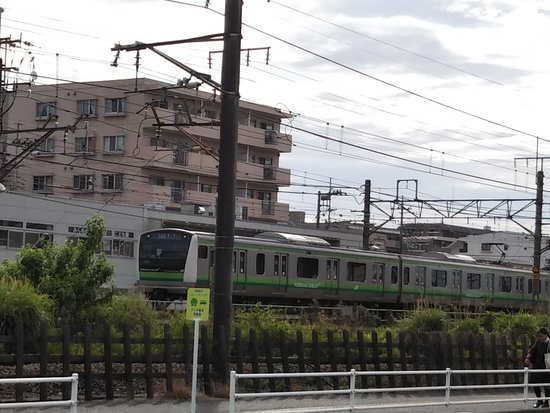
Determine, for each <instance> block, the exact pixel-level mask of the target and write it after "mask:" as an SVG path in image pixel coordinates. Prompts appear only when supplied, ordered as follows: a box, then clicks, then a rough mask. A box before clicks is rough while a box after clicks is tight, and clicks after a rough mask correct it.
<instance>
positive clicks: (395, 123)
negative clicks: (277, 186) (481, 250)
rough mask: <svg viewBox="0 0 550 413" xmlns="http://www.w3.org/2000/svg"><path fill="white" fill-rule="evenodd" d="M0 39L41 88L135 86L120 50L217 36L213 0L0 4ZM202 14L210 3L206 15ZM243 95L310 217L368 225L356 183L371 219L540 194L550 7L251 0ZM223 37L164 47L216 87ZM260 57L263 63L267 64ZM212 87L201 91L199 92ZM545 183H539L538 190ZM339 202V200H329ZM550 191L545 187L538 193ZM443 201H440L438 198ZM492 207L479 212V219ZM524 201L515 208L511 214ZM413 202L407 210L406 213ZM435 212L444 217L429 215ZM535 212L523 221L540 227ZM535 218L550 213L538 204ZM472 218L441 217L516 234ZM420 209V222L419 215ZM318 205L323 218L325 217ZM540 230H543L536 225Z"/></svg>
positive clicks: (158, 74) (159, 74)
mask: <svg viewBox="0 0 550 413" xmlns="http://www.w3.org/2000/svg"><path fill="white" fill-rule="evenodd" d="M0 6H1V7H3V8H4V12H3V13H2V14H1V21H0V34H1V36H2V37H7V36H11V37H12V38H16V39H21V40H22V41H23V42H25V43H22V47H21V48H19V49H16V48H11V49H10V50H9V51H8V53H7V54H6V56H5V59H6V63H7V64H8V65H9V66H11V67H18V68H19V72H18V73H17V74H16V73H12V74H11V75H10V76H11V79H15V78H17V79H19V80H21V81H28V80H29V74H30V72H31V71H33V70H34V71H35V72H36V73H37V74H38V78H37V80H36V82H37V83H52V82H55V81H56V79H59V80H60V81H63V82H64V81H93V80H103V79H117V78H131V77H134V76H135V74H136V67H135V65H134V64H135V54H134V53H133V52H124V53H121V55H120V57H119V59H118V66H117V67H113V66H111V63H112V62H113V59H114V52H112V51H111V48H112V47H113V46H114V45H115V44H116V43H121V44H131V43H134V42H135V41H141V42H159V41H169V40H178V39H186V38H192V37H196V36H203V35H208V34H216V33H221V32H223V29H224V18H223V12H224V8H225V2H224V1H221V0H210V1H208V2H207V1H205V0H189V1H175V0H172V1H168V0H110V1H107V0H96V1H94V2H86V3H82V2H77V1H74V0H73V1H66V0H53V1H50V2H43V1H35V0H4V1H3V2H1V3H0ZM206 6H208V7H206ZM242 33H243V39H242V44H241V46H242V48H243V49H246V48H267V47H269V58H268V59H266V52H265V50H263V49H262V50H253V51H251V52H250V54H249V57H248V59H247V55H246V53H244V52H243V53H242V55H241V81H240V93H241V97H242V99H244V100H247V101H251V102H255V103H260V104H264V105H268V106H271V107H277V108H280V109H282V110H284V111H286V112H288V113H290V114H292V117H291V118H290V119H289V121H288V123H287V124H286V125H284V127H283V128H282V129H283V131H284V132H285V133H288V134H291V135H292V139H293V149H292V153H291V154H285V155H282V157H281V166H282V167H284V168H290V169H291V170H292V177H291V182H292V186H291V187H289V188H283V189H282V190H281V192H280V194H279V201H280V202H284V203H288V204H290V209H291V211H306V213H307V217H308V220H313V219H315V213H316V209H317V194H318V192H319V191H320V192H322V193H328V192H330V191H335V192H337V191H341V193H342V195H334V196H332V197H331V209H333V210H332V211H331V214H330V219H331V222H334V221H339V220H352V221H359V222H360V221H361V220H362V210H363V199H364V187H363V186H362V185H363V184H364V182H365V180H370V181H371V185H372V189H371V199H372V200H378V201H385V202H380V203H376V204H375V206H374V207H372V208H371V220H372V221H371V222H373V223H374V224H377V225H379V224H383V223H384V222H385V221H387V219H388V215H392V216H393V218H394V219H393V220H392V221H391V222H389V223H386V224H385V225H387V226H390V227H391V226H394V227H395V226H396V225H398V224H399V218H400V215H401V209H400V207H399V205H398V204H393V205H394V209H393V211H392V210H391V205H392V204H391V203H390V201H391V200H395V199H396V198H398V199H400V200H403V201H404V202H403V205H405V206H407V208H403V218H404V222H405V223H408V222H441V221H442V219H443V217H442V215H441V214H439V213H438V212H437V211H434V210H432V211H430V210H429V208H427V207H425V206H424V207H423V209H422V215H421V217H419V214H420V209H419V208H416V207H415V205H414V204H412V203H409V202H408V201H409V200H411V199H412V198H414V197H415V195H416V196H417V197H418V198H420V199H426V200H462V201H458V202H456V203H453V204H452V205H453V207H454V208H460V206H461V205H467V202H466V200H475V199H485V200H486V199H534V198H535V177H536V172H537V170H543V171H545V173H547V171H546V170H545V166H546V165H548V164H550V161H546V162H547V163H544V161H542V160H541V161H538V162H536V161H535V158H536V157H537V156H538V157H541V158H544V157H545V156H549V155H550V132H549V127H548V124H547V123H548V119H549V116H548V115H547V110H548V109H547V104H546V103H547V97H548V96H549V95H550V93H549V89H550V55H549V53H548V44H550V0H548V1H546V0H522V1H517V0H485V1H476V0H420V1H410V0H339V1H328V0H317V1H296V0H245V1H244V4H243V28H242ZM222 48H223V44H222V43H213V42H209V43H193V44H186V45H178V46H163V47H162V48H161V50H162V51H164V52H165V53H167V54H169V55H170V56H172V57H174V58H175V59H177V60H179V61H181V62H182V63H184V64H186V65H188V66H190V67H192V68H194V69H195V70H198V71H200V72H204V73H208V74H211V75H212V78H213V79H214V80H217V81H220V72H221V57H222V56H221V53H213V54H211V57H212V59H211V64H209V55H210V53H209V52H211V51H220V50H221V49H222ZM266 63H267V64H266ZM139 76H141V77H150V78H153V79H158V80H162V81H166V82H169V83H174V84H175V83H176V82H177V79H180V78H182V77H185V76H187V73H185V72H184V71H182V70H181V69H179V68H177V67H175V66H174V65H172V64H171V63H169V62H167V61H165V60H163V59H162V58H161V57H159V56H157V55H156V54H154V53H153V52H150V51H149V52H148V51H145V52H142V53H141V55H140V66H139ZM202 90H204V91H210V90H208V88H204V87H203V88H202ZM549 185H550V182H549V181H548V180H547V179H545V188H548V187H549ZM337 193H340V192H337ZM546 197H547V193H546V192H545V199H546ZM434 204H435V205H437V206H438V208H444V207H447V206H448V205H449V204H447V203H444V202H436V201H434ZM491 205H493V204H491V203H489V202H487V203H482V204H481V205H480V207H479V208H480V210H481V211H487V209H488V208H490V207H491ZM521 205H522V203H521V202H514V203H512V210H514V208H518V209H519V208H520V207H521ZM409 208H412V209H411V212H412V213H411V212H409ZM436 209H437V208H436ZM533 209H534V208H527V209H526V210H525V211H522V213H521V214H519V215H518V220H519V221H521V222H523V223H524V225H525V226H526V227H527V228H532V227H533V223H534V222H533V219H532V217H533V216H534V213H533ZM543 211H544V216H545V217H546V216H550V209H549V208H548V206H547V205H545V206H544V209H543ZM504 212H505V211H504V210H503V209H502V208H499V209H497V210H495V211H494V212H493V213H490V214H488V215H487V216H485V217H484V218H482V219H475V215H476V213H475V211H474V210H473V209H468V210H466V211H465V212H464V213H462V214H458V215H457V216H456V217H455V218H453V219H445V220H444V222H445V223H448V224H455V225H468V226H491V227H492V228H493V229H496V230H511V231H518V230H520V231H521V228H519V227H518V226H517V225H516V224H515V223H513V222H511V221H510V220H506V219H498V218H495V217H494V215H497V213H498V215H500V216H502V214H503V213H504ZM415 215H416V216H415ZM327 220H328V214H327V213H326V212H325V214H324V216H322V217H321V222H323V223H326V221H327ZM545 232H546V231H545Z"/></svg>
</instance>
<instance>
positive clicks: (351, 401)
mask: <svg viewBox="0 0 550 413" xmlns="http://www.w3.org/2000/svg"><path fill="white" fill-rule="evenodd" d="M355 377H356V373H355V369H351V370H350V378H349V411H350V412H353V411H355Z"/></svg>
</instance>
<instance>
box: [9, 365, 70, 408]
mask: <svg viewBox="0 0 550 413" xmlns="http://www.w3.org/2000/svg"><path fill="white" fill-rule="evenodd" d="M26 383H71V398H70V399H69V400H51V401H39V402H15V403H0V410H1V409H16V408H24V407H29V408H33V407H63V406H68V407H69V408H70V410H69V411H70V413H77V404H78V374H76V373H74V374H73V375H72V376H71V377H25V378H14V379H0V385H2V384H26Z"/></svg>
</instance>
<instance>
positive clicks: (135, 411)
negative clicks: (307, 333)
mask: <svg viewBox="0 0 550 413" xmlns="http://www.w3.org/2000/svg"><path fill="white" fill-rule="evenodd" d="M513 397H516V395H509V394H504V393H499V394H484V395H474V394H468V393H465V394H463V395H460V396H455V397H453V399H452V400H453V401H458V400H461V401H473V400H476V401H483V402H484V403H477V404H461V405H451V406H449V407H445V406H421V407H398V406H399V405H404V404H414V403H438V402H441V401H442V400H443V396H441V395H437V396H424V397H419V396H417V395H411V396H407V395H400V396H387V395H384V396H377V395H369V396H362V395H358V396H357V397H356V403H355V405H356V406H368V407H369V408H368V409H363V410H356V411H358V412H359V411H364V412H375V413H389V412H391V413H401V412H402V413H501V412H525V411H533V407H532V405H533V402H531V401H530V402H528V403H524V402H505V403H496V402H491V400H495V399H504V398H513ZM346 403H348V399H347V398H346V397H322V396H320V397H315V398H313V397H298V398H297V397H292V398H273V397H269V398H256V399H253V400H238V401H237V403H236V410H235V411H236V412H238V413H252V412H254V413H260V412H261V413H275V412H277V413H282V412H286V413H300V412H305V411H307V409H309V408H318V409H323V410H319V411H322V412H332V411H334V409H336V408H342V407H345V406H346V405H347V404H346ZM0 411H2V410H1V409H0ZM3 411H4V412H44V413H67V412H68V411H69V408H35V409H28V408H26V409H9V410H3ZM540 411H541V413H542V412H544V411H548V412H550V409H541V410H540ZM78 412H80V413H90V412H94V413H95V412H98V413H106V412H109V413H190V412H191V406H190V402H189V401H166V400H134V401H126V400H119V401H110V402H106V401H92V402H80V403H79V405H78ZM222 412H223V413H227V412H229V404H228V401H227V400H223V399H201V400H199V401H198V403H197V409H196V413H222Z"/></svg>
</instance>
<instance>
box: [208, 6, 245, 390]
mask: <svg viewBox="0 0 550 413" xmlns="http://www.w3.org/2000/svg"><path fill="white" fill-rule="evenodd" d="M241 23H242V0H225V27H224V35H223V37H224V47H223V57H222V77H221V85H222V91H221V112H220V121H221V127H220V165H219V174H218V200H217V209H216V241H215V254H216V255H215V258H216V265H215V269H214V299H213V304H214V332H213V334H214V346H215V349H216V359H215V364H214V367H215V369H214V370H215V373H216V376H217V379H218V380H220V382H221V383H227V381H228V378H229V337H230V332H231V319H232V290H233V284H232V283H233V280H232V277H231V275H232V271H231V270H232V260H233V247H234V243H235V190H236V186H237V137H238V128H239V122H238V115H239V79H240V55H241V37H242V36H241Z"/></svg>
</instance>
